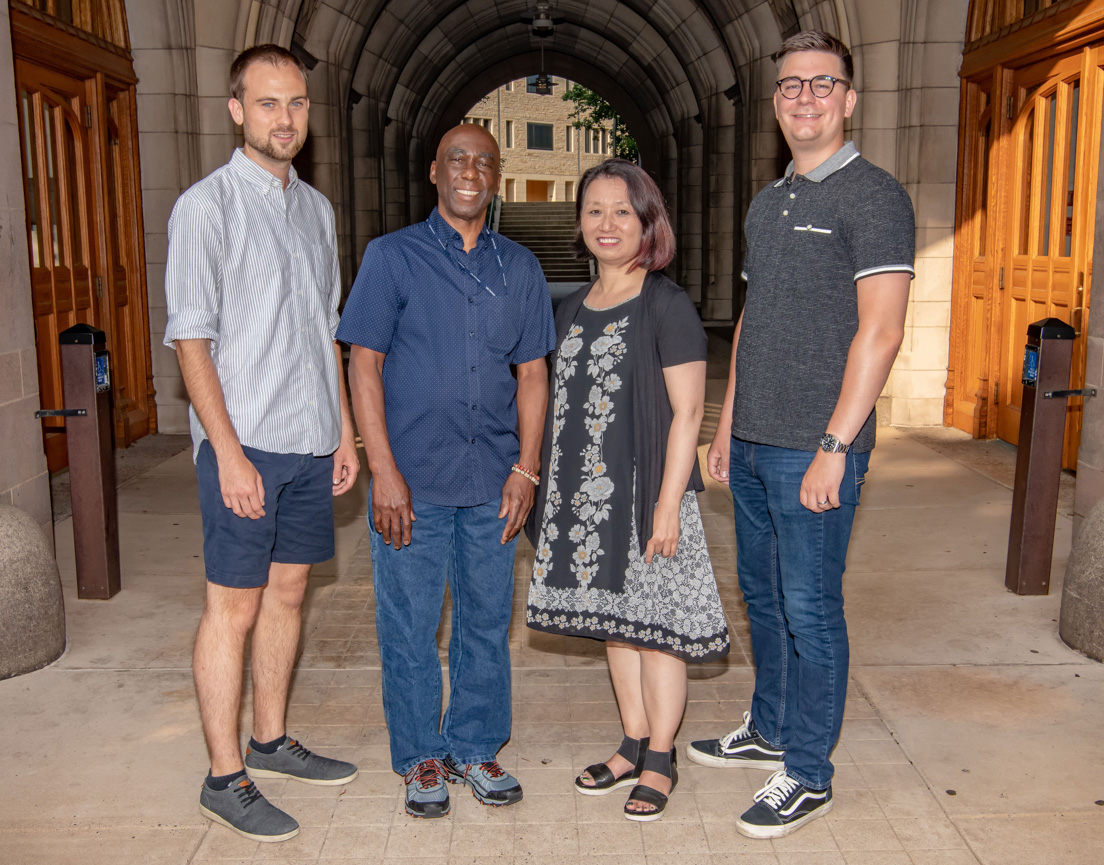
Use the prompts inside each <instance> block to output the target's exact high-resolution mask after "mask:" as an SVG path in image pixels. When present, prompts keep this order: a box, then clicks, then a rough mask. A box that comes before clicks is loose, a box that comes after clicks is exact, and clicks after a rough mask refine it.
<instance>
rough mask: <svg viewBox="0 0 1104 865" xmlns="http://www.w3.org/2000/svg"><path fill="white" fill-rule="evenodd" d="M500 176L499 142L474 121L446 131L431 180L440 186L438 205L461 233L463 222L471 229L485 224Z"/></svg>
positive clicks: (431, 168)
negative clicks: (488, 207) (484, 220)
mask: <svg viewBox="0 0 1104 865" xmlns="http://www.w3.org/2000/svg"><path fill="white" fill-rule="evenodd" d="M499 177H500V175H499V150H498V142H497V141H495V139H494V136H493V135H491V133H490V132H488V131H487V130H486V129H484V128H483V127H482V126H479V125H477V124H474V123H465V124H462V125H461V126H457V127H455V128H454V129H450V130H449V131H448V132H446V133H445V135H444V137H443V138H442V139H441V143H440V144H439V145H438V146H437V158H436V159H435V160H433V164H432V165H430V166H429V180H430V182H431V183H433V184H435V185H436V186H437V208H438V210H439V211H440V213H441V215H442V216H443V217H444V218H445V220H446V221H447V222H448V223H449V224H450V225H452V227H453V228H455V229H456V230H457V231H460V232H461V233H463V231H464V230H465V229H463V228H461V226H467V228H468V229H471V230H472V231H477V230H478V228H479V227H481V226H482V224H483V219H484V217H485V216H486V214H487V206H488V205H489V204H490V203H491V200H492V199H493V198H494V197H495V195H496V194H497V193H498V183H499Z"/></svg>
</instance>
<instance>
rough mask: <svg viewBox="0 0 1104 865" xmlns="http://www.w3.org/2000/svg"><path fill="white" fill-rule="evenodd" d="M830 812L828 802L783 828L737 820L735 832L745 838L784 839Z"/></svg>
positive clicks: (830, 805) (830, 804) (829, 803)
mask: <svg viewBox="0 0 1104 865" xmlns="http://www.w3.org/2000/svg"><path fill="white" fill-rule="evenodd" d="M831 810H832V802H831V801H829V802H827V803H825V804H824V805H821V806H820V807H819V808H817V809H816V810H815V811H810V812H809V813H808V814H806V815H805V816H804V817H801V818H800V819H797V820H794V821H793V822H792V823H786V824H785V825H784V826H756V825H754V824H753V823H745V822H744V821H743V820H740V819H739V818H737V819H736V831H737V832H739V833H740V834H741V835H743V836H745V837H746V838H759V839H770V838H785V837H786V836H787V835H792V834H793V833H794V832H796V831H797V830H798V829H800V828H801V827H802V826H804V825H805V824H806V823H808V822H809V821H810V820H815V819H816V818H817V817H823V816H824V815H825V814H827V813H828V812H829V811H831Z"/></svg>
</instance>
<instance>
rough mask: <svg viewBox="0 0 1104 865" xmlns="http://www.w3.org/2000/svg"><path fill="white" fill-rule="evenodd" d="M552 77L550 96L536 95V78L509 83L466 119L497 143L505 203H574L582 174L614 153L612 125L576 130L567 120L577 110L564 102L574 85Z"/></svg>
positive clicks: (530, 77) (500, 190) (482, 102)
mask: <svg viewBox="0 0 1104 865" xmlns="http://www.w3.org/2000/svg"><path fill="white" fill-rule="evenodd" d="M550 77H551V80H552V93H551V94H547V95H542V94H540V93H538V92H537V83H536V79H537V76H536V75H531V76H529V77H527V78H519V79H517V80H514V81H507V82H506V83H505V84H503V85H502V86H501V87H499V88H497V89H496V90H495V91H494V92H493V93H488V94H487V95H486V96H484V97H483V98H482V99H480V100H479V101H478V102H477V103H476V104H475V105H473V106H472V107H471V110H470V111H469V112H468V113H467V115H466V116H465V117H464V121H463V122H464V123H479V124H482V125H483V126H485V127H486V128H487V129H488V130H490V132H491V134H493V135H494V136H495V138H496V139H497V140H498V144H499V147H500V148H501V150H502V161H503V166H502V186H501V187H500V189H499V194H500V195H502V197H503V199H504V200H506V201H574V200H575V184H576V183H577V182H578V179H579V176H580V175H581V174H582V173H583V172H584V171H586V170H587V169H588V168H590V167H591V166H592V165H597V164H598V163H599V162H601V161H602V160H603V159H606V158H607V157H609V156H610V155H612V153H613V135H612V124H608V123H607V124H605V126H604V128H601V129H579V128H576V127H575V126H574V125H573V121H572V119H571V118H570V117H569V115H570V114H571V112H572V111H573V110H574V108H575V106H574V104H573V103H571V102H565V101H564V100H563V98H562V96H563V94H564V93H565V92H566V91H567V88H569V87H571V82H570V81H566V80H564V79H563V78H559V77H556V76H550Z"/></svg>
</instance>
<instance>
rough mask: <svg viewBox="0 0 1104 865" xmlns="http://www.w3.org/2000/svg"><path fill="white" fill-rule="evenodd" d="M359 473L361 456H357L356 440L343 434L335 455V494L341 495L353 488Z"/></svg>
mask: <svg viewBox="0 0 1104 865" xmlns="http://www.w3.org/2000/svg"><path fill="white" fill-rule="evenodd" d="M358 474H360V458H359V457H358V456H357V448H356V442H355V441H354V440H353V439H352V438H349V439H345V437H344V436H343V437H342V439H341V444H340V445H338V447H337V450H336V451H334V455H333V494H334V495H335V496H339V495H341V494H342V493H346V492H348V491H349V490H351V489H352V488H353V484H354V483H356V479H357V475H358Z"/></svg>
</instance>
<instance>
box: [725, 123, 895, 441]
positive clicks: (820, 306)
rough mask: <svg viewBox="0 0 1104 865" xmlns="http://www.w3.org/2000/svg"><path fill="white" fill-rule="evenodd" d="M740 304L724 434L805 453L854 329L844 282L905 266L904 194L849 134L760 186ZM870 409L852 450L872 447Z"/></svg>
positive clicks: (824, 418) (850, 290) (834, 390)
mask: <svg viewBox="0 0 1104 865" xmlns="http://www.w3.org/2000/svg"><path fill="white" fill-rule="evenodd" d="M744 231H745V234H746V237H747V257H746V259H745V262H744V272H743V274H742V275H743V278H744V279H745V280H746V281H747V301H746V305H745V306H744V322H743V327H742V329H741V332H740V343H739V346H738V348H737V352H736V396H735V402H734V404H733V422H732V435H733V436H735V437H736V438H740V439H744V440H746V441H752V442H758V443H761V444H768V445H775V446H777V447H786V448H794V449H796V450H804V451H814V450H816V449H817V448H818V447H819V443H820V438H821V436H822V435H823V434H824V432H825V429H826V428H827V425H828V421H829V419H830V418H831V416H832V412H833V411H834V410H835V407H836V402H837V401H838V399H839V394H840V387H841V385H842V383H843V371H844V368H845V367H846V365H847V352H848V349H849V348H850V346H851V341H852V339H854V337H855V333H856V332H857V330H858V327H859V314H858V293H857V291H856V288H855V283H856V282H857V281H858V280H860V279H863V278H864V277H868V276H874V275H875V274H879V273H894V272H896V273H908V274H910V275H915V274H914V271H913V259H914V255H915V247H916V228H915V224H914V221H913V212H912V202H911V201H910V200H909V197H908V193H906V192H905V190H904V189H903V188H902V187H901V184H899V183H898V182H897V181H896V180H895V179H894V178H893V177H892V176H891V175H890V174H888V173H887V172H885V171H883V170H882V169H880V168H878V167H877V166H875V165H872V164H871V163H869V162H867V161H866V160H865V159H863V158H862V157H861V156H860V155H859V152H858V151H857V150H856V149H855V145H854V144H853V143H852V142H850V141H848V142H847V143H845V144H844V145H843V147H841V148H840V149H839V150H838V151H836V153H835V154H833V155H832V156H830V157H829V158H828V159H827V160H825V161H824V162H823V163H821V164H820V165H819V166H817V167H816V168H815V169H814V170H813V171H810V172H809V173H808V174H807V175H805V176H801V175H795V174H794V172H793V163H792V162H791V163H790V166H789V167H788V168H787V169H786V176H785V177H783V178H782V179H781V180H779V181H777V182H776V183H773V184H771V185H770V186H768V187H767V188H766V189H764V190H763V191H762V192H760V193H759V194H758V195H757V196H756V197H755V200H754V201H752V203H751V207H750V208H749V209H748V214H747V219H746V221H745V223H744ZM875 427H876V420H875V417H874V412H873V411H871V413H870V417H868V418H867V420H866V423H865V424H864V425H863V428H862V430H861V431H860V432H859V434H858V436H857V437H856V438H855V441H854V444H853V447H854V449H855V450H856V451H858V452H864V451H869V450H871V449H872V448H873V447H874V431H875Z"/></svg>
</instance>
